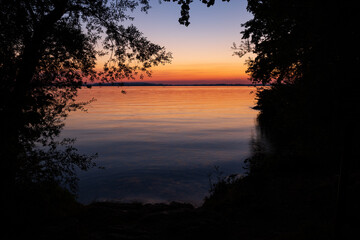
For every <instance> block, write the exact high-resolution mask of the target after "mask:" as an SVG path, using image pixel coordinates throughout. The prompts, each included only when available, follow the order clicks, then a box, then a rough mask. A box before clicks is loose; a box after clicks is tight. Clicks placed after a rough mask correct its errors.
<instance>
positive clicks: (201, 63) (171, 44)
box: [133, 0, 252, 83]
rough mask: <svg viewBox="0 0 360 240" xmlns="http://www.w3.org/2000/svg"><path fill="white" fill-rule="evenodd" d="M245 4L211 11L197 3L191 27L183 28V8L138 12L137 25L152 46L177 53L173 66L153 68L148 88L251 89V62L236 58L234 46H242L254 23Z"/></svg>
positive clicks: (225, 5)
mask: <svg viewBox="0 0 360 240" xmlns="http://www.w3.org/2000/svg"><path fill="white" fill-rule="evenodd" d="M246 4H247V3H246V1H245V0H233V1H230V2H222V1H216V4H215V5H214V6H212V7H210V8H207V7H206V5H205V4H202V3H201V2H200V1H194V2H193V3H192V4H191V10H190V22H191V24H190V26H188V27H185V26H184V25H180V24H179V23H178V18H179V17H180V5H178V4H175V3H167V2H163V3H162V4H159V3H158V1H152V8H151V9H150V10H149V12H148V14H145V13H143V12H140V11H135V12H134V13H133V16H134V17H135V20H134V21H133V24H134V25H135V26H137V27H138V28H139V30H140V31H142V32H143V33H144V35H145V36H146V37H147V38H148V39H149V40H151V41H152V42H154V43H156V44H159V45H161V46H164V47H165V48H166V49H167V51H170V52H172V55H173V61H172V63H171V64H167V65H165V66H158V67H155V68H153V74H152V77H151V78H149V77H146V78H145V79H144V80H143V81H145V82H168V83H249V81H248V80H247V79H248V76H247V75H246V74H245V69H246V66H245V65H244V63H245V60H246V59H247V58H248V57H249V56H245V57H243V58H242V59H240V58H238V57H236V56H233V50H232V49H231V46H232V44H233V43H234V42H235V43H239V42H240V40H241V34H240V32H241V31H242V29H243V28H242V27H241V26H240V25H241V24H242V23H245V22H246V21H247V20H249V19H251V17H252V16H251V14H250V13H248V12H247V11H246Z"/></svg>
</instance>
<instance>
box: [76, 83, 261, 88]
mask: <svg viewBox="0 0 360 240" xmlns="http://www.w3.org/2000/svg"><path fill="white" fill-rule="evenodd" d="M83 86H85V87H97V86H100V87H103V86H105V87H109V86H110V87H112V86H115V87H123V86H126V87H127V86H141V87H147V86H149V87H156V86H158V87H171V86H179V87H186V86H191V87H198V86H199V87H202V86H229V87H232V86H245V87H254V86H262V85H260V84H258V85H254V84H241V83H238V84H237V83H235V84H227V83H215V84H212V83H209V84H164V83H148V82H126V83H91V84H83Z"/></svg>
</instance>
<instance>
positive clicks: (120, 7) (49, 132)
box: [0, 0, 171, 230]
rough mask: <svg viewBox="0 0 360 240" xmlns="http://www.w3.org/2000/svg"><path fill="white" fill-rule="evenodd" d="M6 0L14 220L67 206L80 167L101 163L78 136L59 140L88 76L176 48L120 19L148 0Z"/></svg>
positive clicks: (133, 65) (3, 22) (0, 76)
mask: <svg viewBox="0 0 360 240" xmlns="http://www.w3.org/2000/svg"><path fill="white" fill-rule="evenodd" d="M0 5H1V9H0V29H1V34H0V114H1V122H0V128H1V136H0V140H1V141H0V146H1V151H0V159H1V175H2V179H1V182H2V191H3V195H4V198H3V200H4V203H3V204H2V206H3V211H2V212H3V213H4V216H5V217H6V218H8V220H9V221H8V222H10V223H13V221H15V222H19V221H20V222H21V219H23V218H22V216H27V215H28V216H32V218H33V219H36V216H37V215H38V216H39V218H41V216H43V215H44V214H45V213H47V212H54V211H55V212H56V208H57V207H58V206H59V204H62V200H64V201H63V202H64V206H65V205H66V204H65V202H69V201H68V200H69V199H72V201H74V196H75V194H76V188H77V180H78V179H77V176H76V172H77V171H78V170H87V169H89V168H91V167H94V166H95V164H94V161H93V159H94V157H95V155H94V156H87V155H82V154H79V153H78V152H77V149H76V148H74V146H73V142H74V139H64V140H59V134H60V132H61V129H62V128H63V126H64V123H63V120H64V119H65V118H66V116H67V115H68V113H69V112H70V111H76V110H84V106H85V105H86V104H87V103H78V102H76V101H75V99H76V96H77V90H78V89H79V88H80V87H81V85H82V84H83V82H84V81H92V80H94V79H95V78H96V79H100V80H102V81H107V82H108V81H110V82H111V81H115V80H121V79H123V78H130V79H131V78H134V76H136V75H140V77H141V76H142V75H144V74H146V75H150V74H151V71H150V68H151V67H152V66H155V65H158V64H164V63H167V62H169V61H170V60H171V54H170V53H167V52H166V51H165V49H164V48H163V47H161V46H158V45H156V44H154V43H151V42H150V41H148V40H147V39H146V38H145V37H144V36H143V35H142V33H141V32H139V31H138V30H137V28H136V27H135V26H133V25H129V26H124V25H122V22H123V21H126V20H131V16H129V15H128V14H127V13H128V12H129V11H131V10H133V9H135V8H136V7H138V6H141V8H142V10H143V11H147V10H148V8H149V4H148V3H147V1H131V0H126V1H107V0H104V1H103V0H64V1H63V0H61V1H59V0H45V1H42V0H41V1H39V0H29V1H28V0H26V1H23V0H15V1H12V0H11V1H10V0H1V1H0ZM99 45H101V46H102V48H100V49H99V48H98V47H96V46H99ZM106 53H108V54H109V59H108V61H107V62H106V63H105V66H104V69H103V71H100V72H99V71H98V72H97V71H95V69H94V68H95V63H96V59H97V57H98V56H103V55H104V54H106ZM61 199H62V200H61ZM66 199H68V200H66ZM58 203H59V204H58ZM70 205H71V204H70ZM53 210H54V211H53ZM26 213H28V214H26ZM45 215H46V214H45ZM9 230H11V228H9Z"/></svg>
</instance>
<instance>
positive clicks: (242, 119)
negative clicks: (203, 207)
mask: <svg viewBox="0 0 360 240" xmlns="http://www.w3.org/2000/svg"><path fill="white" fill-rule="evenodd" d="M122 89H124V90H126V91H127V94H122V93H121V90H122ZM254 90H255V89H254V88H253V87H125V88H119V87H93V88H91V89H81V90H80V92H79V98H78V100H80V101H86V100H89V99H91V98H92V97H94V98H96V99H97V101H95V102H93V103H91V104H90V105H89V106H88V107H87V109H88V112H75V113H72V114H71V115H70V116H69V117H68V119H67V120H66V127H65V129H64V131H63V133H62V136H63V137H76V138H77V142H76V145H75V146H76V147H78V149H79V150H80V152H82V153H98V154H99V157H98V159H97V160H96V161H97V163H98V165H100V166H103V167H105V169H92V170H90V171H88V172H82V173H80V175H79V176H80V192H79V200H80V201H81V202H83V203H89V202H91V201H95V200H97V201H102V200H119V201H142V202H167V201H173V200H176V201H185V202H191V203H193V204H195V205H199V204H201V202H202V200H203V198H204V197H205V196H206V195H207V194H208V190H209V174H210V173H212V172H213V171H214V166H219V167H220V170H221V171H223V172H224V175H226V174H231V173H242V172H244V170H243V169H242V166H243V161H244V159H245V158H246V157H248V156H249V149H250V148H249V142H250V139H251V137H252V135H253V134H254V133H255V130H254V129H255V118H256V115H257V112H256V111H255V110H252V109H251V107H252V106H254V94H252V93H251V92H252V91H254Z"/></svg>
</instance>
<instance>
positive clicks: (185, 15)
mask: <svg viewBox="0 0 360 240" xmlns="http://www.w3.org/2000/svg"><path fill="white" fill-rule="evenodd" d="M163 1H164V2H177V3H178V4H179V5H181V12H180V13H181V17H180V18H179V23H180V24H182V25H185V26H189V25H190V4H191V3H192V2H193V1H194V0H163ZM200 1H201V2H202V3H204V4H206V6H207V7H211V6H213V5H214V4H215V0H200ZM222 1H223V2H229V1H230V0H222Z"/></svg>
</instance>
